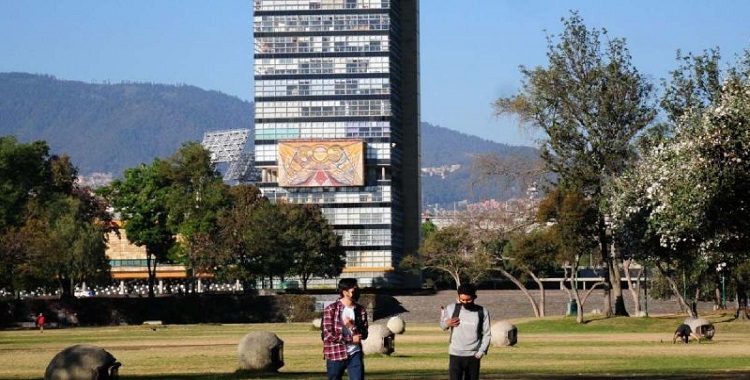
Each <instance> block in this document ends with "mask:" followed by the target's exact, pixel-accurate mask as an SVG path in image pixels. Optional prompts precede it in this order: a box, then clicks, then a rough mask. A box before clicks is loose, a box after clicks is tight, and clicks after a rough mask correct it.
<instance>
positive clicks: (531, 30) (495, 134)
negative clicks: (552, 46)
mask: <svg viewBox="0 0 750 380" xmlns="http://www.w3.org/2000/svg"><path fill="white" fill-rule="evenodd" d="M420 7H421V9H420V10H421V16H420V20H421V36H420V42H421V48H422V50H421V63H422V64H421V94H422V120H423V121H427V122H429V123H432V124H435V125H439V126H442V127H446V128H450V129H453V130H457V131H461V132H464V133H467V134H470V135H476V136H479V137H482V138H485V139H488V140H493V141H497V142H501V143H507V144H511V145H532V144H533V137H532V136H530V135H529V134H528V132H523V131H521V130H520V129H519V128H517V126H516V125H515V124H514V123H513V122H512V120H508V119H497V118H495V117H493V116H492V108H491V106H490V104H491V103H492V102H493V101H494V100H495V99H496V98H497V97H499V96H508V95H512V94H514V93H515V92H516V91H517V89H518V87H519V84H520V80H521V77H520V74H519V70H518V66H519V65H526V66H530V67H533V66H537V65H545V53H546V40H545V31H547V32H549V33H557V32H559V31H560V30H561V29H562V23H561V22H560V19H561V18H562V17H567V16H568V15H569V14H570V13H569V12H570V10H572V9H575V10H578V12H579V13H580V15H581V16H582V17H583V19H584V21H585V23H586V25H588V26H589V27H596V28H606V29H607V30H608V31H609V32H610V35H611V36H614V37H623V38H626V39H627V41H628V47H629V48H630V51H631V53H632V56H633V61H634V63H635V65H636V67H637V68H638V69H639V70H640V71H641V72H642V73H645V74H646V75H648V76H649V77H651V78H652V79H653V80H654V81H658V80H659V79H660V78H665V77H667V75H668V72H669V70H671V69H673V68H675V64H676V62H675V60H674V58H675V53H676V51H677V49H681V50H682V51H684V52H688V51H692V52H700V51H702V50H704V49H707V48H711V47H717V46H718V47H720V48H721V51H722V54H723V56H724V57H725V58H726V61H728V62H729V61H732V57H733V56H734V55H735V54H738V53H740V52H742V51H743V50H744V49H746V48H750V22H748V20H747V17H748V15H750V2H748V1H743V0H732V1H730V0H719V1H707V0H704V1H697V0H683V1H676V0H663V1H641V0H634V1H606V0H599V1H595V0H589V1H582V0H580V1H576V0H570V1H562V0H526V1H520V0H519V1H505V0H421V2H420ZM251 25H252V1H251V0H211V1H209V0H127V1H123V0H67V1H61V0H0V72H9V71H17V72H30V73H38V74H50V75H54V76H56V77H57V78H60V79H68V80H80V81H84V82H103V81H109V82H112V83H117V82H120V81H136V82H153V83H164V84H178V83H185V84H190V85H195V86H198V87H201V88H204V89H208V90H217V91H221V92H224V93H226V94H229V95H233V96H237V97H239V98H241V99H245V100H252V96H253V94H252V92H253V90H252V30H251Z"/></svg>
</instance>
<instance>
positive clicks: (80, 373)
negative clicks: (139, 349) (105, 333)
mask: <svg viewBox="0 0 750 380" xmlns="http://www.w3.org/2000/svg"><path fill="white" fill-rule="evenodd" d="M120 365H121V364H120V362H118V361H117V359H115V357H114V356H112V354H110V353H109V352H107V351H105V350H104V349H103V348H101V347H97V346H92V345H87V344H79V345H75V346H71V347H68V348H66V349H64V350H62V351H60V352H59V353H58V354H57V355H55V357H54V358H52V361H50V362H49V365H48V366H47V370H46V371H45V372H44V380H117V379H119V376H118V372H119V368H120Z"/></svg>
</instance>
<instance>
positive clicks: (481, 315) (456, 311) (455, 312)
mask: <svg viewBox="0 0 750 380" xmlns="http://www.w3.org/2000/svg"><path fill="white" fill-rule="evenodd" d="M461 307H463V304H462V303H460V302H459V303H456V306H455V307H454V308H453V315H451V318H458V315H459V314H460V313H461ZM476 307H477V313H479V323H478V324H477V336H478V337H480V340H481V337H482V336H483V335H484V308H483V307H481V306H479V305H476ZM321 326H322V324H321ZM452 338H453V327H451V336H450V338H449V339H448V341H449V342H450V339H452ZM487 350H489V347H487ZM484 354H485V355H486V354H487V351H486V350H485V352H484Z"/></svg>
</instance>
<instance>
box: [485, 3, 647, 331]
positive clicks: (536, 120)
mask: <svg viewBox="0 0 750 380" xmlns="http://www.w3.org/2000/svg"><path fill="white" fill-rule="evenodd" d="M563 24H564V25H565V29H564V31H563V32H562V33H561V34H560V35H559V36H557V37H558V38H559V42H557V43H555V36H548V37H547V58H548V60H549V63H548V66H547V67H536V68H534V69H528V68H526V67H523V66H522V67H521V73H522V75H523V76H524V80H523V83H522V91H521V92H520V93H519V94H517V95H515V96H511V97H507V98H500V99H498V100H497V101H496V102H495V104H494V107H495V111H496V113H497V114H498V115H502V114H512V115H516V116H518V117H519V120H520V121H521V122H522V123H523V124H524V125H526V126H529V127H532V128H537V129H540V130H541V131H542V132H543V133H544V134H545V135H546V137H545V138H544V139H543V140H542V146H541V157H542V159H543V160H544V161H545V163H546V165H547V167H548V169H549V170H550V171H551V172H552V173H554V175H555V176H556V180H557V181H558V183H559V184H562V185H564V186H565V187H566V188H569V189H576V191H579V192H581V193H582V194H585V195H586V197H587V198H588V199H590V200H591V205H592V206H593V207H594V210H595V212H596V214H597V218H595V220H594V221H593V223H594V227H595V228H596V230H597V234H596V239H597V241H598V243H599V251H600V255H601V258H602V261H603V263H604V264H605V266H606V267H607V269H608V275H607V276H605V278H606V282H607V285H606V286H605V292H606V296H605V297H604V300H605V305H604V311H605V314H606V315H607V316H610V315H611V314H612V307H611V304H610V303H609V302H610V295H609V294H610V292H611V290H612V289H613V286H614V291H615V297H616V305H617V306H618V309H617V310H616V311H615V313H616V314H626V311H625V310H624V303H623V302H622V289H621V288H620V280H619V270H617V267H616V263H614V262H613V260H612V257H611V256H610V242H609V238H608V236H607V226H606V223H605V216H606V211H605V208H604V204H603V200H604V196H603V194H604V193H605V190H606V188H607V186H608V185H609V181H610V180H611V179H612V178H613V177H616V176H617V175H618V174H619V173H621V172H622V171H623V169H624V168H625V167H626V166H627V165H628V163H629V162H630V160H631V158H632V157H633V142H634V138H635V137H636V136H637V135H638V134H639V133H640V132H641V131H642V130H643V129H644V128H645V127H646V126H648V125H649V123H650V122H651V121H652V120H653V118H654V116H655V107H654V105H653V104H652V101H651V94H652V91H653V90H652V87H653V86H652V85H651V84H650V83H649V82H648V81H647V80H646V78H645V77H644V76H643V75H642V74H640V73H639V72H638V71H637V70H636V69H635V67H634V66H633V65H632V62H631V57H630V53H629V51H628V49H627V46H626V43H625V41H624V40H623V39H620V38H609V36H608V34H607V31H606V30H604V29H602V30H601V31H599V30H597V29H590V30H589V29H587V28H586V26H585V25H584V23H583V20H582V18H581V17H580V16H579V15H578V13H576V12H573V13H572V14H571V16H570V18H568V19H563ZM600 36H603V37H606V38H607V40H606V44H605V45H604V46H602V44H601V42H600ZM620 306H621V307H620Z"/></svg>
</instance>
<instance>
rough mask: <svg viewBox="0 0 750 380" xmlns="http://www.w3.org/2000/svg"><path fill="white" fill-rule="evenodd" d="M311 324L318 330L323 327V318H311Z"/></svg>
mask: <svg viewBox="0 0 750 380" xmlns="http://www.w3.org/2000/svg"><path fill="white" fill-rule="evenodd" d="M312 325H313V327H314V328H316V329H318V330H320V329H321V328H322V327H323V320H322V319H320V318H315V319H313V320H312Z"/></svg>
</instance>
